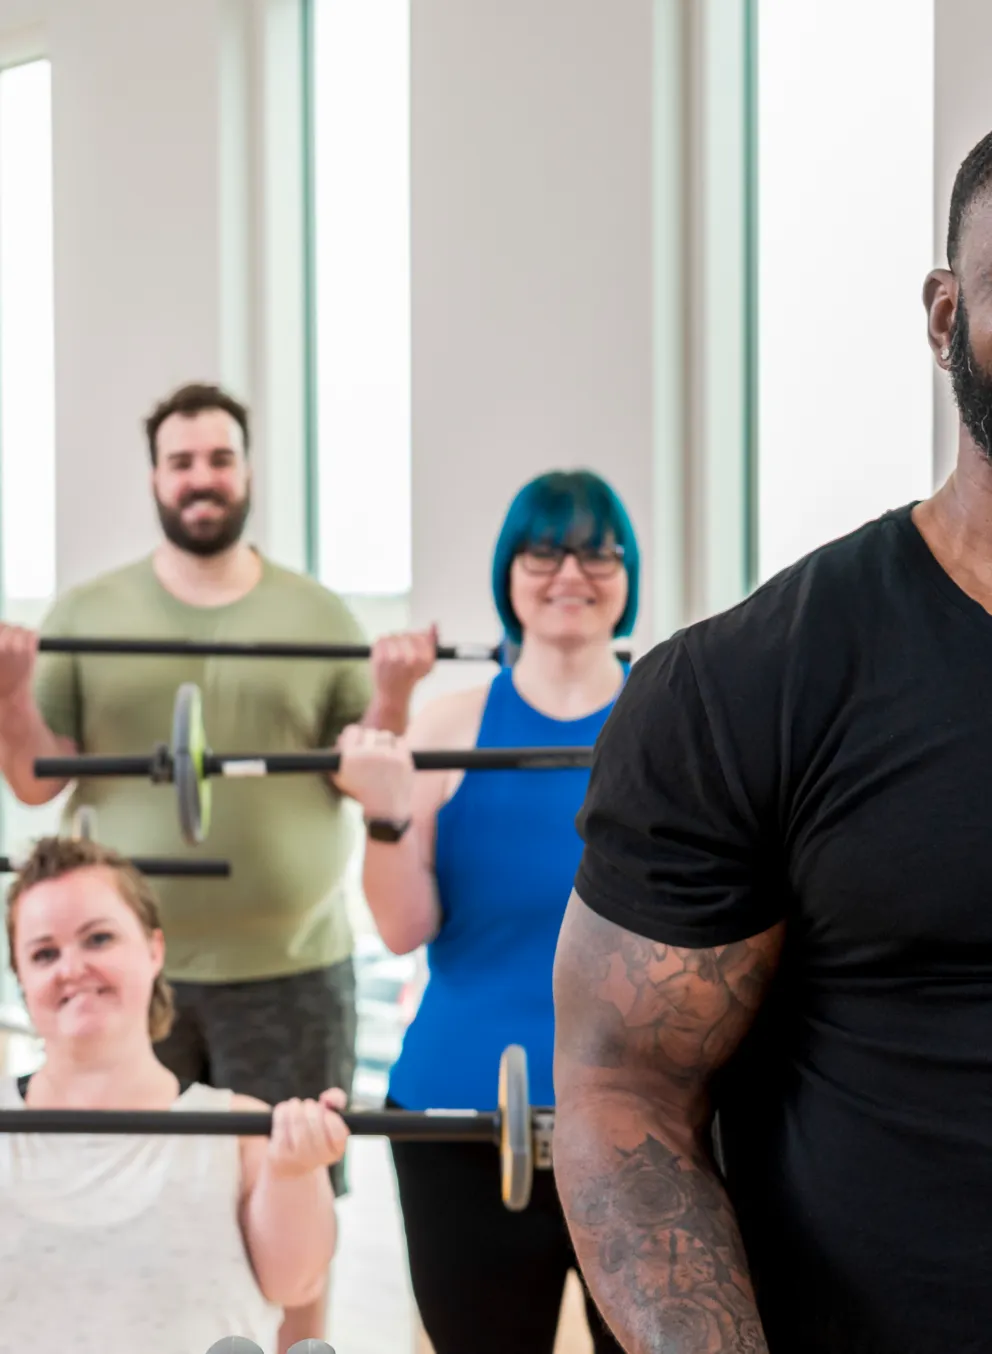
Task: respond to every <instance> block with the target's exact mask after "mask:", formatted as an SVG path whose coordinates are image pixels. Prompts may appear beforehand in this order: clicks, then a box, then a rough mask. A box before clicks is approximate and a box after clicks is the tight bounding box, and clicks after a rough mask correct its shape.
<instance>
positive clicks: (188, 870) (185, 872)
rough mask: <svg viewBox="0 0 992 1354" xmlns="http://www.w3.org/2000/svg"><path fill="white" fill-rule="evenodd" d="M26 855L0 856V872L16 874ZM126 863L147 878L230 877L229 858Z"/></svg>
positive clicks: (167, 858) (143, 859) (137, 859)
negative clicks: (20, 856) (22, 857)
mask: <svg viewBox="0 0 992 1354" xmlns="http://www.w3.org/2000/svg"><path fill="white" fill-rule="evenodd" d="M26 859H27V858H26V857H25V859H24V860H21V859H20V858H18V857H17V856H0V874H17V873H18V871H20V870H22V869H23V868H24V865H25V861H26ZM128 864H130V865H133V866H134V868H135V869H136V870H137V871H138V873H139V874H143V875H145V877H146V878H148V879H230V877H231V862H230V861H229V860H184V859H183V858H182V857H180V856H131V857H129V858H128Z"/></svg>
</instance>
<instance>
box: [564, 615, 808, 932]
mask: <svg viewBox="0 0 992 1354" xmlns="http://www.w3.org/2000/svg"><path fill="white" fill-rule="evenodd" d="M688 633H689V632H685V633H683V634H682V635H679V636H676V637H675V638H673V639H672V640H669V641H667V642H666V643H664V644H661V645H659V646H658V647H657V648H656V649H654V650H652V651H651V652H650V653H649V654H647V655H645V657H644V658H642V659H641V660H640V662H639V663H637V664H636V665H635V667H634V669H633V670H632V672H631V675H630V678H629V679H628V681H627V684H626V686H625V687H624V690H623V691H622V693H621V695H620V697H619V699H618V700H617V703H616V705H615V706H614V708H613V710H612V712H611V714H610V717H609V719H608V720H607V722H606V725H605V726H604V728H603V731H602V733H601V734H600V737H599V739H598V741H597V744H596V752H595V756H594V760H593V767H592V772H591V775H590V780H589V787H588V791H587V794H586V798H585V802H584V804H583V807H582V809H581V811H580V813H579V816H578V819H577V827H578V830H579V833H580V835H581V837H582V839H583V841H584V844H585V845H584V851H583V855H582V859H581V863H580V866H579V870H578V875H577V878H576V881H575V888H576V892H577V893H578V895H579V897H580V898H581V899H582V900H583V902H584V903H585V904H586V905H587V906H588V907H590V908H591V909H592V910H593V911H595V912H597V913H599V914H600V915H601V916H603V917H605V918H607V919H608V920H610V921H613V922H615V923H616V924H617V925H619V926H622V927H624V928H625V929H626V930H629V931H632V932H634V933H635V934H638V935H642V936H645V937H647V938H648V939H651V940H655V941H658V942H660V943H664V944H670V945H679V946H684V947H686V948H690V949H703V948H706V947H708V946H713V945H726V944H730V943H732V942H734V941H738V940H743V939H746V938H747V937H748V936H753V935H758V934H760V933H761V932H762V931H766V930H768V929H769V928H770V927H771V926H774V925H775V924H776V923H777V922H778V921H780V920H781V918H782V916H783V914H784V907H785V890H784V888H783V886H782V883H781V876H780V873H779V871H778V869H777V868H776V852H775V849H774V846H773V845H772V844H771V843H770V842H769V840H768V834H767V833H766V831H765V830H764V827H763V806H762V804H761V803H760V802H759V801H760V795H761V792H760V790H756V787H759V786H760V785H762V784H764V785H768V784H770V783H771V780H772V778H771V774H770V772H771V768H770V766H769V765H767V764H766V765H764V766H760V767H759V766H752V767H750V768H747V769H745V768H742V767H740V766H739V765H737V762H738V761H739V760H740V758H739V756H738V755H737V754H736V753H735V749H736V748H738V747H740V745H741V743H742V742H743V743H744V744H745V745H746V746H748V747H753V746H754V743H755V740H754V737H753V735H754V730H753V728H752V729H750V730H748V731H747V736H746V737H744V738H743V739H738V738H736V737H735V736H734V734H735V731H734V729H733V723H732V719H731V718H729V717H728V713H727V711H726V710H724V709H720V710H714V709H713V708H712V705H713V701H712V699H710V700H706V699H704V697H703V694H702V692H701V688H700V683H699V680H698V677H697V672H696V668H695V666H694V663H693V659H692V656H691V653H690V649H689V644H688V640H687V638H686V635H687V634H688ZM731 709H732V710H733V711H734V712H735V713H734V716H733V718H737V719H740V718H742V717H746V718H750V719H752V720H753V719H755V718H762V717H763V716H761V714H760V712H758V711H754V710H750V711H749V710H747V708H746V705H745V703H744V702H736V703H733V704H732V705H731ZM768 709H769V710H770V711H772V712H773V711H774V705H773V704H772V703H771V702H769V703H768ZM772 717H773V715H772ZM758 742H759V744H760V745H761V746H763V747H765V748H767V749H768V752H767V757H768V759H771V758H773V757H774V752H773V751H772V748H773V745H774V728H769V729H768V738H767V740H763V739H758Z"/></svg>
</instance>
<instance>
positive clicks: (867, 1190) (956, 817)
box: [555, 136, 992, 1354]
mask: <svg viewBox="0 0 992 1354" xmlns="http://www.w3.org/2000/svg"><path fill="white" fill-rule="evenodd" d="M947 252H948V259H949V262H950V269H949V270H937V271H935V272H934V273H932V274H931V275H930V277H929V278H928V279H927V283H926V287H925V295H924V299H925V303H926V307H927V315H928V325H929V341H930V344H931V347H932V348H933V351H934V354H935V357H936V360H937V362H938V363H939V365H940V367H941V368H943V369H945V370H947V371H949V373H950V376H951V381H952V384H953V388H954V394H955V398H956V401H957V405H958V409H959V412H960V439H959V455H958V462H957V468H956V470H955V472H954V474H953V476H952V477H951V479H950V480H949V481H948V483H947V484H946V485H945V486H944V487H943V488H942V489H940V490H939V491H938V492H937V494H936V495H935V496H934V497H933V498H931V499H929V500H927V501H926V502H925V503H922V504H917V505H910V506H907V507H904V508H900V509H898V510H896V511H893V512H891V513H889V514H887V515H886V516H884V517H882V518H881V519H880V520H878V521H875V522H871V523H869V524H868V525H866V526H864V527H862V528H861V529H860V530H859V531H857V532H855V533H853V534H852V535H850V536H848V537H846V538H844V539H842V540H839V541H836V542H834V543H832V544H830V545H828V546H826V547H824V548H823V549H820V550H818V551H816V552H815V553H814V554H812V555H810V556H809V557H807V558H806V559H804V560H802V561H800V562H799V563H798V564H796V565H794V566H793V567H792V568H790V569H788V570H786V571H785V572H784V573H783V574H781V575H779V576H778V577H777V578H774V579H773V580H772V581H771V582H769V583H767V584H766V585H765V586H764V587H762V588H760V589H759V590H758V591H757V592H756V593H754V594H753V595H752V596H751V597H750V598H749V599H748V600H746V601H745V602H743V603H742V604H741V605H739V606H738V607H736V608H735V609H733V610H731V611H729V612H727V613H725V614H723V615H720V616H717V617H714V618H711V619H709V620H707V621H704V622H702V623H701V624H698V625H694V626H691V627H689V628H688V629H686V630H684V631H682V632H680V633H679V634H677V635H675V636H674V637H673V638H672V639H670V640H668V641H667V642H666V643H664V644H661V645H660V646H658V647H657V648H656V649H654V650H653V651H652V652H651V653H650V654H648V655H647V656H646V657H645V658H644V659H642V660H641V661H640V662H639V663H638V664H637V665H636V667H635V668H634V670H633V672H632V674H631V676H630V679H629V681H628V683H627V686H626V688H625V690H624V692H623V694H622V695H621V697H620V699H619V701H618V702H617V705H616V707H615V710H614V712H613V714H612V715H611V717H610V719H609V721H608V723H607V725H606V728H605V729H604V732H603V734H602V735H601V738H600V743H599V746H598V748H597V753H596V758H595V764H594V767H593V771H592V776H591V780H590V785H589V791H588V796H587V799H586V803H585V805H584V807H583V810H582V813H581V815H580V819H579V827H580V830H581V832H582V834H583V837H584V839H585V843H586V849H585V854H584V856H583V860H582V865H581V868H580V871H579V874H578V877H577V880H576V891H575V894H574V895H573V897H572V900H571V902H570V904H569V909H568V914H567V916H566V919H565V923H564V927H563V930H562V935H561V939H560V943H559V951H558V958H557V962H556V970H555V1002H556V1010H557V1039H558V1046H557V1056H556V1095H557V1106H558V1108H557V1124H556V1132H555V1171H556V1175H557V1179H558V1184H559V1188H560V1190H561V1195H562V1199H563V1203H564V1207H565V1211H566V1214H567V1217H568V1221H569V1226H570V1228H571V1231H572V1234H573V1237H574V1240H575V1243H576V1246H577V1249H578V1253H579V1256H580V1259H581V1263H582V1267H583V1270H584V1273H585V1277H586V1280H587V1282H588V1284H589V1286H590V1288H591V1290H592V1293H593V1295H594V1297H595V1298H596V1300H597V1301H598V1303H599V1305H600V1307H601V1308H602V1310H603V1313H604V1314H605V1316H606V1318H607V1320H608V1321H609V1323H610V1325H611V1326H612V1328H613V1330H614V1332H615V1334H616V1335H617V1337H618V1339H619V1340H620V1342H621V1343H622V1344H623V1345H624V1348H625V1349H627V1350H629V1351H631V1354H658V1352H660V1351H662V1350H664V1351H666V1354H702V1352H703V1351H705V1354H725V1352H726V1351H732V1352H733V1354H739V1352H741V1351H749V1352H750V1354H765V1351H771V1354H952V1351H953V1354H979V1352H981V1354H988V1352H989V1351H992V614H990V613H992V136H989V137H987V138H986V139H985V140H984V141H982V142H981V143H980V144H979V145H978V146H977V147H976V148H975V149H974V150H973V151H972V152H971V154H970V155H969V157H968V158H967V160H966V161H965V162H964V164H963V165H962V166H961V169H960V171H959V173H958V177H957V180H956V182H955V187H954V193H953V197H952V202H951V215H950V226H949V231H948V242H947ZM891 396H892V398H898V392H896V391H893V392H891ZM714 1107H715V1108H716V1110H717V1111H718V1116H719V1117H718V1123H719V1140H718V1143H717V1144H714V1142H713V1139H712V1137H711V1133H710V1124H711V1117H712V1113H711V1112H712V1109H713V1108H714ZM715 1146H718V1148H719V1150H718V1151H716V1150H714V1148H715ZM717 1159H718V1160H719V1166H718V1165H717V1164H715V1163H716V1160H717Z"/></svg>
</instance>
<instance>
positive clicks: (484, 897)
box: [389, 668, 612, 1110]
mask: <svg viewBox="0 0 992 1354" xmlns="http://www.w3.org/2000/svg"><path fill="white" fill-rule="evenodd" d="M611 708H612V702H611V704H610V705H608V706H606V707H605V708H604V709H602V710H597V711H596V713H595V714H592V715H587V716H586V717H585V718H584V719H572V720H559V719H551V718H550V717H549V716H548V715H543V714H541V713H540V712H539V711H537V710H535V709H534V708H533V706H531V705H528V704H527V702H526V701H525V700H524V699H523V698H522V697H521V696H520V695H519V694H518V693H517V689H516V687H515V686H514V684H513V678H512V674H511V671H510V669H508V668H504V669H503V670H502V671H500V672H499V673H498V675H497V676H496V677H495V679H494V680H493V683H492V685H491V687H490V689H489V695H488V697H487V700H486V706H485V710H484V711H483V715H482V723H481V726H480V728H479V736H478V739H477V742H476V745H477V746H478V747H552V746H558V747H571V746H575V747H585V746H588V745H591V744H592V743H594V742H595V741H596V737H597V735H598V734H599V731H600V730H601V729H602V727H603V724H604V723H605V721H606V717H607V715H608V714H609V713H610V710H611ZM588 782H589V772H588V771H586V770H581V769H579V770H560V771H470V772H467V773H466V774H465V776H464V777H463V778H462V782H461V784H460V785H459V787H458V789H457V790H456V791H455V793H454V795H453V796H452V797H451V799H450V800H449V801H448V802H447V803H446V804H445V805H444V806H443V807H442V808H441V810H440V811H439V813H438V816H437V838H436V845H435V870H436V874H437V887H438V896H439V899H440V904H441V910H442V916H443V920H442V925H441V929H440V931H439V933H438V935H437V938H436V939H435V940H434V941H433V942H432V943H431V944H430V945H429V946H428V948H427V960H428V967H429V971H430V976H429V978H428V982H427V987H426V989H425V991H424V996H423V1000H422V1001H421V1004H420V1009H419V1010H418V1012H417V1014H416V1016H415V1017H414V1019H413V1021H412V1023H411V1025H410V1027H409V1029H408V1030H407V1032H406V1037H405V1039H404V1041H403V1049H402V1052H401V1053H400V1056H399V1058H398V1059H397V1061H396V1064H395V1066H394V1067H393V1071H392V1075H391V1078H390V1086H389V1093H390V1096H391V1097H392V1099H393V1100H395V1101H396V1102H397V1103H398V1104H399V1105H402V1106H403V1107H404V1108H406V1109H412V1110H425V1109H480V1110H486V1109H495V1108H496V1092H497V1082H498V1077H499V1060H500V1054H501V1053H502V1052H503V1049H504V1048H505V1047H506V1046H507V1044H522V1045H523V1046H524V1048H525V1049H526V1050H527V1058H528V1064H529V1071H530V1095H531V1102H532V1104H535V1105H552V1104H554V1089H553V1085H552V1077H551V1067H552V1056H553V1047H554V1006H553V1002H552V993H551V972H552V966H553V963H554V955H555V947H556V945H557V942H558V932H559V930H560V929H561V922H562V917H563V916H564V913H565V906H566V904H567V902H568V898H569V894H570V893H571V890H572V883H573V881H574V878H575V873H576V870H577V869H578V865H579V858H580V856H581V854H582V842H581V839H580V838H579V834H578V832H577V831H576V828H575V816H576V814H577V813H578V811H579V809H580V808H581V807H582V801H583V798H584V797H585V793H586V787H587V785H588Z"/></svg>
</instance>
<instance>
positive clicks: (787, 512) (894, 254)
mask: <svg viewBox="0 0 992 1354" xmlns="http://www.w3.org/2000/svg"><path fill="white" fill-rule="evenodd" d="M933 30H934V18H933V0H877V2H876V3H874V4H869V5H866V4H864V3H863V0H803V3H801V4H797V3H796V0H758V37H757V48H758V62H757V65H758V69H757V80H758V129H759V130H758V141H759V144H758V161H757V164H758V184H759V201H758V276H759V282H758V296H759V301H758V330H759V336H760V346H759V372H760V374H759V382H758V384H759V392H758V401H759V438H758V495H757V497H758V511H757V516H758V524H757V525H758V556H759V560H758V571H759V575H760V578H762V579H764V578H767V577H768V576H769V575H770V574H772V573H774V572H776V571H777V570H778V569H780V568H782V567H783V566H785V565H787V564H789V563H791V562H792V561H794V560H795V559H797V558H799V557H800V556H801V555H803V554H805V553H806V552H807V551H809V550H811V549H813V548H814V547H816V546H818V545H821V544H823V543H824V542H826V541H828V540H830V539H833V538H834V537H836V536H839V535H842V534H844V533H845V532H847V531H850V530H853V529H854V528H856V527H858V526H859V525H861V524H862V523H863V522H865V521H867V520H869V519H870V518H872V517H875V516H877V515H878V514H879V513H881V512H884V511H886V510H887V509H889V508H892V507H896V506H898V505H900V504H903V503H906V502H908V501H909V500H910V499H913V498H920V497H924V496H925V495H927V494H928V493H929V492H930V489H931V484H932V454H933V453H932V441H933V423H932V389H933V377H932V364H931V357H930V351H929V348H928V346H927V342H926V331H925V318H924V312H923V306H922V304H921V300H920V296H921V289H922V286H923V279H924V277H925V276H926V273H927V271H928V270H929V269H930V267H931V266H932V261H933V154H934V152H933V146H934V136H933V104H934V100H933V82H934V74H933V71H934V31H933ZM896 31H897V32H898V35H899V40H898V42H893V33H894V32H896ZM880 72H884V79H881V78H880Z"/></svg>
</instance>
